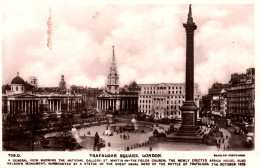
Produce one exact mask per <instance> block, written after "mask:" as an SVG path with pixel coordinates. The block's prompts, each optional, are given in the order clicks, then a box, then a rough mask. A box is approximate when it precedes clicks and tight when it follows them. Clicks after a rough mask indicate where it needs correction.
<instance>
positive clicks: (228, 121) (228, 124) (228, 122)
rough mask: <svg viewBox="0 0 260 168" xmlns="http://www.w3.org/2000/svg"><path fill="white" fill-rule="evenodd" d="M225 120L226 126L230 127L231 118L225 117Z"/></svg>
mask: <svg viewBox="0 0 260 168" xmlns="http://www.w3.org/2000/svg"><path fill="white" fill-rule="evenodd" d="M226 121H227V126H228V127H231V125H232V124H231V120H230V119H227V120H226Z"/></svg>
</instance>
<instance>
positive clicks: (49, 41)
mask: <svg viewBox="0 0 260 168" xmlns="http://www.w3.org/2000/svg"><path fill="white" fill-rule="evenodd" d="M47 25H48V30H47V33H48V39H47V46H48V47H49V49H51V48H52V43H51V32H52V30H51V29H52V23H51V8H49V18H48V22H47Z"/></svg>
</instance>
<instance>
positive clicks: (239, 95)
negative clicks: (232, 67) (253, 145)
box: [227, 68, 255, 122]
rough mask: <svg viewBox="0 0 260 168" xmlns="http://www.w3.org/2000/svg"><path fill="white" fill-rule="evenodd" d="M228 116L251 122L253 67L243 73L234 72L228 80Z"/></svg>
mask: <svg viewBox="0 0 260 168" xmlns="http://www.w3.org/2000/svg"><path fill="white" fill-rule="evenodd" d="M229 83H230V84H231V87H230V88H229V89H228V92H227V98H228V116H229V117H232V118H241V119H242V120H243V121H249V122H252V120H253V118H254V116H255V68H249V69H247V71H246V73H245V74H243V73H242V74H237V73H234V74H232V75H231V79H230V81H229Z"/></svg>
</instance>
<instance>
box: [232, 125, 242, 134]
mask: <svg viewBox="0 0 260 168" xmlns="http://www.w3.org/2000/svg"><path fill="white" fill-rule="evenodd" d="M234 129H235V130H234V134H235V135H240V134H241V128H240V127H235V128H234Z"/></svg>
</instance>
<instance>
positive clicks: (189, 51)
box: [177, 5, 200, 136]
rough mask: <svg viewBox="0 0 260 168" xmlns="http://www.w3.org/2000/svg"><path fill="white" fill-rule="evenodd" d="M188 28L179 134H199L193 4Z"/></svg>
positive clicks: (186, 26)
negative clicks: (195, 86)
mask: <svg viewBox="0 0 260 168" xmlns="http://www.w3.org/2000/svg"><path fill="white" fill-rule="evenodd" d="M183 27H184V28H185V30H186V86H185V89H186V97H185V102H184V104H183V106H182V107H181V108H180V110H181V113H182V114H181V115H182V122H181V127H180V129H179V132H178V133H177V135H181V136H196V135H198V134H199V131H200V130H199V127H198V126H197V117H196V116H197V110H198V107H197V106H196V104H195V102H194V38H193V36H194V31H195V30H196V29H197V26H196V24H195V23H194V22H193V18H192V11H191V5H190V6H189V13H188V19H187V23H184V24H183Z"/></svg>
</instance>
